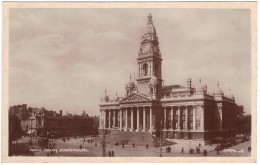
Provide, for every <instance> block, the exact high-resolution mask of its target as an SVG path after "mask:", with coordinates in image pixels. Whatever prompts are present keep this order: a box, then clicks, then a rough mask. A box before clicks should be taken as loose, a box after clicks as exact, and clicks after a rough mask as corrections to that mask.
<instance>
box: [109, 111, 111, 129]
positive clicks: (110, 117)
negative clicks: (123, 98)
mask: <svg viewBox="0 0 260 165" xmlns="http://www.w3.org/2000/svg"><path fill="white" fill-rule="evenodd" d="M108 128H111V110H109V111H108Z"/></svg>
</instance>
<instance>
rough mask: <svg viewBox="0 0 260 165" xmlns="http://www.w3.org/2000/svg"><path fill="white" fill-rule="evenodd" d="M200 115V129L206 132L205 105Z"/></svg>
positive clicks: (201, 108)
mask: <svg viewBox="0 0 260 165" xmlns="http://www.w3.org/2000/svg"><path fill="white" fill-rule="evenodd" d="M200 114H201V117H200V120H201V121H200V129H201V130H204V106H203V105H202V106H201V107H200Z"/></svg>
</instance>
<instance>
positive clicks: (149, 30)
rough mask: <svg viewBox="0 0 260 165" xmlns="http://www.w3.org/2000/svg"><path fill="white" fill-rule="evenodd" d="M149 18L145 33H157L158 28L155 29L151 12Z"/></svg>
mask: <svg viewBox="0 0 260 165" xmlns="http://www.w3.org/2000/svg"><path fill="white" fill-rule="evenodd" d="M147 18H148V20H147V27H146V32H145V34H154V35H156V30H155V27H154V26H153V19H152V18H153V17H152V14H151V13H149V15H148V16H147Z"/></svg>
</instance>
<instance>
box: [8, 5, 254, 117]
mask: <svg viewBox="0 0 260 165" xmlns="http://www.w3.org/2000/svg"><path fill="white" fill-rule="evenodd" d="M149 12H151V13H152V15H153V22H154V25H155V28H156V30H157V35H158V37H159V43H160V49H161V53H162V58H163V62H162V76H163V79H164V80H165V85H172V84H180V85H183V86H185V85H186V80H187V78H192V86H193V87H198V86H199V79H200V78H201V80H202V84H207V85H208V90H209V92H210V93H212V92H213V91H214V90H215V89H216V87H217V82H218V81H219V82H220V87H221V88H222V90H223V91H224V93H225V94H226V95H229V87H230V88H231V92H232V93H233V94H234V96H235V99H236V102H237V103H238V104H241V105H244V106H245V111H246V112H247V113H250V112H251V105H250V104H251V85H250V84H251V70H250V68H251V62H250V54H251V52H250V49H251V43H250V40H251V38H250V35H251V32H250V11H249V10H229V9H11V12H10V50H9V51H10V61H9V62H10V106H12V105H15V104H24V103H26V104H28V105H29V106H31V107H42V106H44V107H45V108H47V109H52V110H56V111H58V110H60V109H62V110H64V111H69V112H71V113H74V112H75V110H76V113H77V114H81V113H82V111H83V110H86V112H87V113H88V114H90V115H98V114H99V106H98V104H99V101H100V98H101V97H102V96H103V95H104V91H105V89H107V93H108V95H109V96H110V98H114V97H115V94H116V92H117V93H118V95H119V96H121V95H124V94H125V90H124V89H125V84H126V83H127V82H128V81H129V75H130V73H132V75H133V74H134V73H135V75H138V72H137V70H138V69H137V61H136V58H137V52H138V49H139V47H140V41H141V36H142V33H143V31H144V29H145V27H146V22H147V15H148V13H149Z"/></svg>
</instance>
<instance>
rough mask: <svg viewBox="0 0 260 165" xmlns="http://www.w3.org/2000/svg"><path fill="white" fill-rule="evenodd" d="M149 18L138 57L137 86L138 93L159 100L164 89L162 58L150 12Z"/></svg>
mask: <svg viewBox="0 0 260 165" xmlns="http://www.w3.org/2000/svg"><path fill="white" fill-rule="evenodd" d="M147 18H148V20H147V25H146V26H147V27H146V30H145V32H144V34H143V36H142V39H141V44H140V49H139V52H138V58H137V62H138V66H139V71H138V72H139V75H138V78H137V79H136V81H137V88H138V93H141V94H146V95H148V96H151V97H152V98H153V99H155V100H159V99H160V97H161V89H162V72H161V65H162V58H161V53H160V48H159V42H158V37H157V35H156V30H155V27H154V25H153V20H152V15H151V14H149V15H148V17H147Z"/></svg>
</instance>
